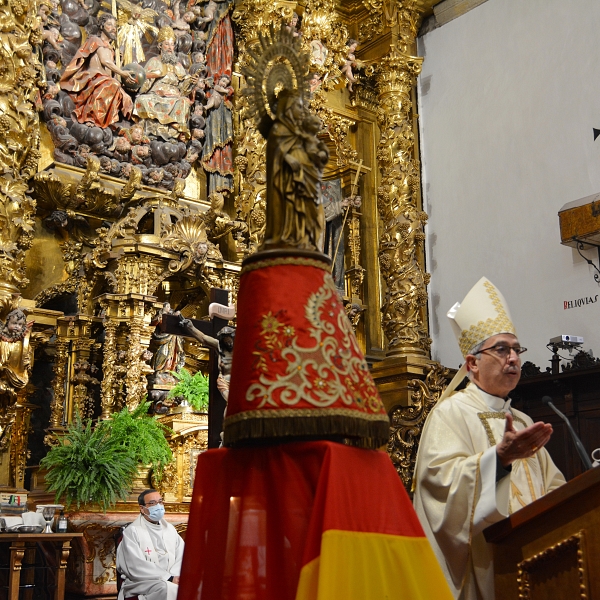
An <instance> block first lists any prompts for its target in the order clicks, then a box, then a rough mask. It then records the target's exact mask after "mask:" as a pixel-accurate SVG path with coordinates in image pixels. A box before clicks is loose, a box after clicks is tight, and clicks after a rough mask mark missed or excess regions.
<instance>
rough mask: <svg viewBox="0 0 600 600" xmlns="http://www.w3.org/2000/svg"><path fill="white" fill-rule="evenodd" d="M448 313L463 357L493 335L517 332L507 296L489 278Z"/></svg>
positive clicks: (484, 278)
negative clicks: (507, 302)
mask: <svg viewBox="0 0 600 600" xmlns="http://www.w3.org/2000/svg"><path fill="white" fill-rule="evenodd" d="M447 316H448V318H449V319H450V323H451V324H452V329H453V330H454V334H455V335H456V339H457V340H458V345H459V347H460V351H461V352H462V355H463V356H466V355H467V354H468V353H469V350H471V349H472V348H473V347H474V346H476V345H477V344H480V343H481V342H483V341H485V340H487V339H488V338H491V337H492V336H493V335H498V334H499V333H512V334H513V335H515V336H516V335H517V333H516V331H515V326H514V325H513V323H512V319H511V318H510V313H509V311H508V306H507V304H506V300H505V299H504V296H503V295H502V294H501V293H500V290H499V289H498V288H497V287H496V286H495V285H494V284H493V283H492V282H491V281H490V280H489V279H487V278H486V277H482V278H481V279H480V280H479V281H478V282H477V283H476V284H475V285H474V286H473V287H472V288H471V291H470V292H469V293H468V294H467V295H466V296H465V299H464V300H463V301H462V302H457V303H456V304H455V305H454V306H453V307H452V308H451V309H450V310H449V311H448V314H447Z"/></svg>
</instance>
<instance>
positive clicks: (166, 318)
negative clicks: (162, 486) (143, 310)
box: [160, 288, 235, 448]
mask: <svg viewBox="0 0 600 600" xmlns="http://www.w3.org/2000/svg"><path fill="white" fill-rule="evenodd" d="M228 298H229V293H228V291H227V290H221V289H217V288H213V289H211V290H210V301H211V303H212V302H216V303H219V304H223V305H225V306H227V304H228ZM160 328H161V331H162V332H163V333H170V334H173V335H178V336H182V337H192V338H194V339H196V340H197V341H199V342H200V343H201V344H202V345H203V346H206V347H207V348H208V349H209V389H208V393H209V395H208V447H209V448H218V447H219V445H220V443H221V431H222V430H223V418H224V413H225V409H226V408H227V397H226V396H227V394H228V392H229V375H230V373H231V355H232V353H233V337H234V335H235V330H233V329H232V328H231V327H228V321H227V320H226V319H222V318H219V317H218V316H215V317H213V318H212V319H211V320H210V321H198V320H196V319H182V318H181V316H180V315H175V314H165V315H163V318H162V321H161V325H160ZM228 330H232V331H233V335H232V333H231V331H229V332H228ZM222 331H223V333H221V332H222ZM221 340H222V341H223V346H224V347H225V346H226V345H227V344H231V349H230V350H229V353H228V356H227V350H225V351H224V353H225V356H223V357H222V356H221V352H220V349H219V346H220V341H221ZM223 392H225V395H224V394H223Z"/></svg>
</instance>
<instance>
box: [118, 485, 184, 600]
mask: <svg viewBox="0 0 600 600" xmlns="http://www.w3.org/2000/svg"><path fill="white" fill-rule="evenodd" d="M138 503H139V505H140V514H139V515H138V517H137V518H136V519H135V521H133V523H131V525H129V527H127V529H125V531H124V532H123V540H122V542H121V543H120V544H119V546H118V548H117V571H118V572H119V573H120V574H121V575H122V577H123V585H122V587H121V590H120V592H119V600H123V599H124V598H129V597H131V596H138V595H143V596H145V597H146V599H147V600H176V598H177V590H178V589H179V572H180V570H181V560H182V558H183V548H184V542H183V540H182V539H181V537H180V536H179V534H178V533H177V531H176V530H175V527H173V525H171V524H170V523H167V522H166V521H165V520H164V519H163V517H164V514H165V507H164V505H163V499H162V497H161V495H160V493H159V492H157V491H156V490H144V491H143V492H142V493H141V494H140V496H139V498H138Z"/></svg>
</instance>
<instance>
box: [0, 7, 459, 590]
mask: <svg viewBox="0 0 600 600" xmlns="http://www.w3.org/2000/svg"><path fill="white" fill-rule="evenodd" d="M433 4H435V2H434V1H433V0H403V1H401V0H352V1H346V0H341V1H339V0H338V1H337V2H336V1H335V0H301V1H299V2H293V1H289V0H237V1H234V0H223V1H220V0H207V1H199V2H196V1H195V0H191V1H188V2H186V1H185V0H171V1H169V0H164V1H163V0H142V1H141V2H139V3H138V2H133V1H131V2H130V1H128V0H113V1H112V2H107V1H106V0H104V2H103V3H100V2H98V1H97V0H78V1H76V0H60V1H59V0H2V4H1V7H0V14H1V15H2V26H1V30H0V36H1V40H2V44H1V59H0V69H1V72H2V77H1V78H0V79H1V82H0V103H1V104H0V134H1V135H0V165H1V167H2V174H1V175H0V211H1V212H0V215H1V223H2V225H1V228H0V319H1V321H2V324H1V325H2V330H1V331H0V361H1V364H0V403H1V406H0V494H4V493H6V494H14V493H15V492H21V493H28V494H29V500H30V502H32V503H39V502H43V501H51V498H52V496H51V494H49V493H48V492H47V491H46V489H45V486H44V477H43V472H41V471H40V470H39V468H38V464H39V461H40V460H41V458H43V456H44V455H45V452H47V450H48V448H49V447H50V446H51V445H52V444H53V443H54V440H56V436H58V435H60V433H61V432H62V431H64V430H65V427H66V426H67V425H68V424H69V423H70V422H71V421H72V420H73V418H74V415H75V413H76V412H77V411H78V412H79V413H80V414H81V415H83V416H85V417H92V418H107V417H109V416H110V414H111V413H113V412H115V411H117V410H119V409H121V408H122V407H123V406H128V407H130V408H134V407H136V406H137V405H138V404H139V403H140V402H142V401H143V400H144V399H145V397H146V395H147V394H150V397H151V398H152V393H158V396H160V393H159V392H164V391H165V390H166V389H168V388H169V384H168V383H167V384H166V385H165V379H161V377H160V375H161V373H160V371H161V370H162V371H166V370H168V369H169V368H173V364H174V363H173V362H172V361H171V362H169V360H171V359H173V360H174V358H173V356H171V357H167V359H169V360H166V359H165V357H164V356H163V357H162V359H163V360H158V359H157V352H158V350H157V343H156V342H157V337H158V336H159V335H160V334H158V333H157V332H158V329H156V326H157V321H158V320H160V315H161V314H162V312H164V311H165V310H168V311H179V312H180V313H181V315H183V316H184V317H186V318H193V319H204V318H207V314H208V305H209V298H210V292H211V290H213V289H215V288H218V289H224V290H227V291H228V294H229V302H230V303H231V304H235V301H236V290H237V285H238V277H239V271H240V265H241V261H242V259H243V258H244V257H246V256H248V255H249V254H252V253H253V252H255V251H256V249H257V248H258V246H259V245H260V244H261V242H262V236H263V235H264V231H265V219H266V214H265V189H266V168H265V143H264V141H263V138H262V137H261V135H260V133H259V131H258V130H257V129H256V127H255V125H254V122H253V121H252V119H251V118H250V114H249V105H248V102H249V100H248V98H247V96H245V95H244V93H242V89H243V86H244V78H243V76H242V73H243V72H244V66H245V64H246V61H247V57H248V56H249V55H251V54H252V52H253V47H255V46H256V45H257V44H258V43H259V41H258V35H257V34H258V33H259V32H264V31H266V29H268V28H269V27H270V26H275V27H279V26H280V25H281V24H283V26H285V27H287V29H288V31H289V33H290V35H292V36H294V37H297V38H300V40H301V44H302V46H303V47H304V49H305V50H306V52H307V53H309V54H310V57H311V59H310V62H311V67H310V68H311V71H310V75H309V78H310V87H311V109H312V110H313V112H314V113H315V114H317V115H318V116H319V117H320V119H321V120H322V122H323V124H324V130H323V133H322V134H321V139H322V141H323V142H324V143H325V144H326V145H327V148H328V150H329V155H330V158H329V162H328V163H327V165H326V167H325V171H324V182H323V184H322V190H321V191H322V195H323V199H324V207H325V214H326V217H327V226H326V232H325V239H324V240H323V242H324V246H325V251H326V252H328V253H329V254H330V255H331V257H332V262H333V276H334V281H335V283H336V286H337V287H338V290H339V292H340V294H341V296H343V299H344V304H345V306H346V312H347V314H348V317H349V319H350V320H351V322H352V325H353V328H354V329H355V332H356V334H357V338H358V340H359V343H360V344H361V346H362V348H363V350H364V352H365V355H366V356H367V358H368V360H369V362H370V363H371V364H372V365H373V375H374V378H375V381H376V383H377V385H378V387H379V390H380V393H381V396H382V398H383V400H384V403H385V405H386V408H387V409H388V411H389V413H390V417H391V421H392V428H391V431H390V442H389V445H388V451H389V453H390V455H391V457H392V460H393V461H394V464H395V465H396V467H397V469H398V472H399V474H400V476H401V477H402V478H403V481H404V482H405V484H406V485H409V483H410V480H411V476H412V467H413V465H414V459H415V453H416V446H415V442H416V440H417V439H418V434H419V431H420V426H421V423H422V420H423V418H424V416H425V415H426V413H427V412H428V410H429V408H430V407H431V405H432V403H433V402H435V399H436V398H437V397H438V396H439V393H440V391H441V388H442V386H443V385H444V382H445V380H446V378H447V375H448V373H447V371H446V370H445V369H444V368H443V367H441V366H440V365H438V364H436V363H434V362H433V361H431V359H430V352H429V350H430V343H431V340H430V339H429V335H428V325H427V298H428V296H427V284H428V282H429V278H430V276H429V274H428V273H426V271H425V266H424V265H425V260H424V240H425V234H424V225H425V223H426V221H427V214H426V213H425V212H423V210H422V207H421V175H420V162H419V148H418V123H417V119H418V115H417V113H416V91H415V83H416V79H417V77H418V75H419V73H420V70H421V64H422V60H423V59H422V58H420V57H418V56H417V55H416V54H417V53H416V37H417V33H418V30H419V27H420V24H421V22H422V19H423V18H424V17H425V16H427V15H428V14H429V13H431V9H432V6H433ZM139 65H143V67H144V68H143V69H141V68H140V67H139ZM267 68H277V65H276V64H275V65H269V66H268V67H267ZM233 324H234V323H232V325H233ZM170 337H171V338H176V339H172V340H169V343H170V344H171V346H172V350H170V352H179V356H178V358H177V359H176V360H178V361H179V363H178V364H179V366H182V365H185V366H186V367H187V368H188V369H190V370H191V371H197V370H200V369H202V370H206V369H207V364H208V352H209V351H208V348H203V347H202V345H201V344H200V343H199V342H198V341H196V340H192V339H190V338H189V337H183V336H182V337H181V338H177V336H173V335H171V336H170ZM166 381H167V382H168V377H167V378H166ZM161 397H162V396H161ZM158 418H159V419H160V420H161V421H162V422H164V423H165V424H166V425H168V426H169V427H170V428H171V429H172V431H173V433H172V435H171V437H170V440H169V443H170V445H171V448H172V450H173V455H174V462H173V463H172V465H171V466H170V467H168V469H167V472H166V475H165V477H164V479H163V480H162V481H161V482H160V483H159V484H158V485H159V487H160V489H161V492H162V493H163V494H164V496H165V499H166V500H167V502H168V510H167V512H168V513H171V514H175V515H179V516H180V519H179V521H177V522H179V523H180V528H181V529H184V528H185V519H186V518H187V517H186V513H187V503H188V502H189V500H190V497H191V491H192V485H193V471H194V463H195V457H196V456H197V454H198V453H199V452H201V451H203V450H205V449H206V448H207V446H208V422H207V418H206V416H205V415H199V414H195V413H193V412H186V411H185V410H181V409H180V408H179V409H178V407H177V406H175V405H172V406H170V407H169V406H167V407H166V409H164V410H163V411H162V414H160V416H159V417H158ZM146 485H147V481H142V480H140V482H139V486H140V487H142V488H143V487H146ZM87 508H88V512H85V513H84V512H81V513H74V514H72V515H71V523H72V526H74V527H77V528H79V529H80V530H81V531H83V532H84V535H85V537H84V544H83V545H82V546H81V547H79V548H76V550H75V552H74V554H75V555H76V556H77V555H79V556H80V558H81V559H82V560H80V561H76V562H77V564H76V566H75V568H74V572H73V577H72V578H71V588H72V589H71V591H72V593H75V594H78V595H87V596H99V595H106V594H114V589H115V588H114V582H115V572H114V547H113V546H112V533H113V532H114V531H115V529H116V527H117V525H116V524H117V523H118V521H119V520H121V521H129V520H131V519H132V518H133V515H126V514H123V513H127V512H130V513H131V512H132V511H133V512H135V511H136V510H137V509H136V503H135V496H134V495H132V496H131V499H130V501H129V502H127V503H125V502H123V503H119V504H118V505H117V506H116V508H115V510H114V511H113V512H112V513H109V514H106V515H103V514H102V513H100V512H99V511H96V512H94V510H93V507H87Z"/></svg>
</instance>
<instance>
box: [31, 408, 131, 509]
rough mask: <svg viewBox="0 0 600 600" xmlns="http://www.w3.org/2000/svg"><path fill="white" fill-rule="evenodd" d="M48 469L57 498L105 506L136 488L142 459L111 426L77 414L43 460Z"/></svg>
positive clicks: (51, 487) (49, 482) (69, 501)
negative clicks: (136, 478) (116, 436)
mask: <svg viewBox="0 0 600 600" xmlns="http://www.w3.org/2000/svg"><path fill="white" fill-rule="evenodd" d="M40 466H41V467H43V468H45V469H47V470H48V473H47V475H46V483H47V484H48V489H49V490H50V491H52V492H55V494H56V502H58V501H59V500H60V498H61V497H63V496H64V498H65V502H66V504H67V507H69V506H70V505H71V504H73V503H76V504H77V508H79V506H80V505H81V504H87V503H89V502H96V503H97V504H99V505H100V507H101V508H102V510H103V511H104V512H106V510H107V508H109V507H110V506H113V505H114V504H115V503H116V502H117V500H119V499H121V500H125V498H126V497H127V494H128V493H129V492H130V490H131V488H132V481H133V478H134V476H135V475H136V473H137V467H138V462H137V460H136V459H135V457H134V456H133V455H132V453H131V450H130V449H129V448H127V447H126V446H124V445H123V444H122V442H121V440H119V439H117V438H115V437H113V436H111V434H110V431H109V429H108V428H107V427H102V426H98V427H95V428H92V422H91V420H89V419H88V421H87V422H86V424H85V425H84V424H83V423H82V421H81V417H80V416H79V415H76V417H75V420H74V421H73V423H71V425H70V426H69V429H68V430H67V432H66V433H65V434H64V435H63V436H62V437H61V438H59V440H58V445H56V446H53V447H52V448H51V449H50V451H49V452H48V454H47V455H46V456H45V457H44V458H43V459H42V460H41V461H40Z"/></svg>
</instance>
